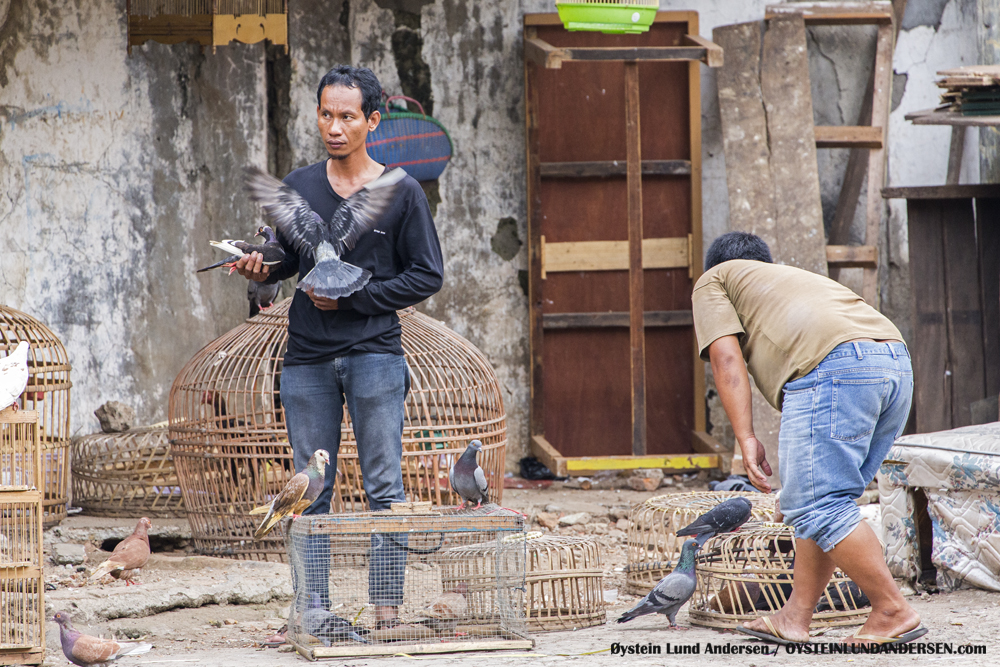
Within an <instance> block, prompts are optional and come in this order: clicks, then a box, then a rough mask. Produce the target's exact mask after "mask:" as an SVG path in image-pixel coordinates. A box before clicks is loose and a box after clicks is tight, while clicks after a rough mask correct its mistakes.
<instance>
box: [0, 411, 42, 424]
mask: <svg viewBox="0 0 1000 667" xmlns="http://www.w3.org/2000/svg"><path fill="white" fill-rule="evenodd" d="M37 421H38V411H37V410H12V409H11V408H9V407H8V408H4V409H3V410H0V423H2V424H32V423H35V422H37Z"/></svg>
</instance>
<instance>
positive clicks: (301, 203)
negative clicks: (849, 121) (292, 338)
mask: <svg viewBox="0 0 1000 667" xmlns="http://www.w3.org/2000/svg"><path fill="white" fill-rule="evenodd" d="M245 174H246V184H247V190H249V191H250V198H251V199H253V200H254V201H255V202H257V203H258V204H260V206H261V208H263V209H264V214H265V215H266V216H267V219H268V220H269V221H270V222H271V224H273V225H274V227H275V228H276V229H277V230H278V231H279V232H280V233H281V235H282V236H283V237H284V238H285V239H286V240H287V241H288V242H289V243H291V244H292V247H293V248H294V249H295V252H297V253H298V254H299V256H300V257H312V258H313V260H314V261H315V262H316V265H315V266H314V267H313V269H312V271H310V272H309V273H307V274H306V276H305V277H304V278H302V279H301V280H299V284H298V288H299V289H300V290H303V291H304V292H310V291H311V292H312V293H313V294H314V295H316V296H322V297H326V298H328V299H338V298H340V297H342V296H347V295H349V294H353V293H354V292H356V291H358V290H359V289H361V288H362V287H364V286H365V285H366V284H368V280H369V279H370V278H371V273H370V272H369V271H367V270H365V269H362V268H360V267H358V266H354V265H353V264H348V263H347V262H344V261H341V259H340V257H341V256H342V255H343V254H344V253H345V252H347V251H348V250H351V249H352V248H354V245H355V243H357V241H358V239H359V238H361V236H362V235H363V234H365V233H366V232H368V231H370V230H371V229H373V228H374V227H375V225H376V224H377V223H378V221H379V218H381V216H382V215H383V214H384V213H385V211H386V209H387V208H388V207H389V204H390V203H391V202H392V199H393V197H394V196H395V194H396V191H397V188H398V186H399V183H400V181H402V180H403V178H404V177H405V176H406V172H405V171H403V170H402V169H398V168H397V169H391V170H389V171H387V172H385V173H384V174H382V175H381V176H379V177H378V178H376V179H375V180H374V181H372V182H371V183H367V184H365V186H364V187H362V188H361V189H360V190H359V191H358V192H356V193H354V194H353V195H351V196H350V197H348V198H347V199H345V200H344V202H343V203H342V204H341V205H340V206H339V207H337V210H336V211H335V212H334V214H333V217H332V218H331V219H330V220H329V222H324V221H323V219H322V218H321V217H320V216H319V214H318V213H316V212H315V211H313V210H312V209H311V208H309V204H308V203H306V200H305V199H303V198H302V195H300V194H299V193H298V192H296V191H295V190H293V189H292V188H290V187H289V186H287V185H285V184H284V183H282V182H281V181H279V180H278V179H276V178H274V177H273V176H271V175H269V174H266V173H264V172H263V171H261V170H260V169H257V168H256V167H248V168H247V169H246V170H245Z"/></svg>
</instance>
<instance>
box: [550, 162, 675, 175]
mask: <svg viewBox="0 0 1000 667" xmlns="http://www.w3.org/2000/svg"><path fill="white" fill-rule="evenodd" d="M541 172H542V178H607V177H609V176H625V174H626V164H625V162H620V161H618V160H607V161H603V162H542V163H541ZM690 174H691V161H690V160H643V161H642V175H643V176H688V175H690Z"/></svg>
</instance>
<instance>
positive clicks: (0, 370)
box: [0, 340, 28, 411]
mask: <svg viewBox="0 0 1000 667" xmlns="http://www.w3.org/2000/svg"><path fill="white" fill-rule="evenodd" d="M27 386H28V343H27V342H26V341H23V340H22V341H20V342H19V343H18V344H17V347H15V348H14V351H13V352H12V353H11V354H10V355H8V356H6V357H4V358H3V359H0V410H3V409H4V408H6V407H8V406H10V407H11V408H13V409H14V410H15V411H16V410H17V399H18V397H20V396H21V394H22V393H24V388H25V387H27Z"/></svg>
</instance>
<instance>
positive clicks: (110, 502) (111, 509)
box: [72, 426, 185, 517]
mask: <svg viewBox="0 0 1000 667" xmlns="http://www.w3.org/2000/svg"><path fill="white" fill-rule="evenodd" d="M72 469H73V503H74V504H75V505H76V506H77V507H82V508H83V510H84V511H85V512H86V513H87V514H90V515H92V516H113V517H116V516H128V517H131V516H140V515H141V516H151V517H176V516H184V514H185V512H184V498H183V497H182V496H181V487H180V482H178V481H177V471H176V470H175V469H174V459H173V456H172V455H171V451H170V440H169V439H168V437H167V428H166V427H165V426H160V427H147V428H136V429H130V430H128V431H125V432H124V433H94V434H92V435H85V436H83V437H80V438H75V439H74V440H73V465H72Z"/></svg>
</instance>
